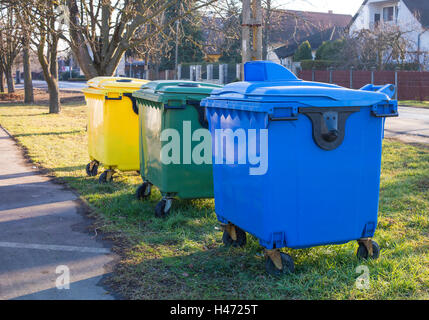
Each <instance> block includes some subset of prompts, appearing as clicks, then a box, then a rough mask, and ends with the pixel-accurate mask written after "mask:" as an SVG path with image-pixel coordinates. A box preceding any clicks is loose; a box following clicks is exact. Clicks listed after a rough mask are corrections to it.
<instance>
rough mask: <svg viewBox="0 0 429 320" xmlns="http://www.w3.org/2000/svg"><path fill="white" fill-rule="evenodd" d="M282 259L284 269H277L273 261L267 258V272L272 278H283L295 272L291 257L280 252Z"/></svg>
mask: <svg viewBox="0 0 429 320" xmlns="http://www.w3.org/2000/svg"><path fill="white" fill-rule="evenodd" d="M280 257H281V260H282V269H281V270H280V269H279V268H277V267H276V266H275V264H274V262H273V260H271V258H270V257H267V258H266V260H265V270H266V271H267V273H268V274H270V275H272V276H281V275H283V274H288V273H293V272H295V264H294V262H293V259H292V257H291V256H290V255H288V254H286V253H283V252H280Z"/></svg>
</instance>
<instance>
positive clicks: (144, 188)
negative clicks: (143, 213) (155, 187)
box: [136, 182, 152, 200]
mask: <svg viewBox="0 0 429 320" xmlns="http://www.w3.org/2000/svg"><path fill="white" fill-rule="evenodd" d="M151 191H152V185H151V184H150V183H149V182H144V183H143V184H142V185H141V186H139V187H138V188H137V191H136V197H137V199H138V200H145V199H146V198H147V197H149V196H150V194H151Z"/></svg>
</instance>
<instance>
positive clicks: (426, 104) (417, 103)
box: [399, 100, 429, 109]
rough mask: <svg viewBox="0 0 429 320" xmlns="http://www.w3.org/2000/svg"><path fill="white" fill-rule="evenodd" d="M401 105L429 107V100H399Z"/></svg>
mask: <svg viewBox="0 0 429 320" xmlns="http://www.w3.org/2000/svg"><path fill="white" fill-rule="evenodd" d="M399 105H400V106H404V107H415V108H427V109H429V101H416V100H401V101H399Z"/></svg>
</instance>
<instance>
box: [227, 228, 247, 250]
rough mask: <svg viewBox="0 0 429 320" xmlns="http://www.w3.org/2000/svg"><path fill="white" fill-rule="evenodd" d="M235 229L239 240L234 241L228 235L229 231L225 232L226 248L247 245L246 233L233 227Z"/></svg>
mask: <svg viewBox="0 0 429 320" xmlns="http://www.w3.org/2000/svg"><path fill="white" fill-rule="evenodd" d="M233 227H234V229H235V234H236V235H237V240H233V239H232V238H231V236H230V234H229V233H228V231H226V230H224V231H223V236H222V242H223V244H224V245H225V246H226V247H230V246H233V247H244V246H245V245H246V243H247V236H246V232H245V231H243V230H242V229H240V228H239V227H237V226H233Z"/></svg>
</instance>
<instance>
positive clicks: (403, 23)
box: [350, 0, 429, 60]
mask: <svg viewBox="0 0 429 320" xmlns="http://www.w3.org/2000/svg"><path fill="white" fill-rule="evenodd" d="M396 3H397V4H398V7H399V10H398V17H397V19H396V21H395V18H394V20H393V23H394V24H396V25H398V26H399V27H400V29H401V30H402V31H403V32H406V35H405V37H406V38H407V39H408V41H409V42H410V45H411V48H410V49H409V51H410V52H415V51H417V49H418V38H419V34H421V38H420V51H426V52H429V30H428V31H427V32H425V33H423V31H424V30H425V29H424V28H423V27H422V25H421V23H420V22H419V21H418V20H417V18H416V17H415V16H414V15H413V14H412V12H411V11H410V10H409V9H408V7H407V6H406V4H405V3H404V2H403V1H402V0H400V1H380V0H370V1H368V3H367V4H366V5H365V6H364V7H363V8H361V9H360V13H359V15H358V17H357V18H356V20H355V21H354V22H353V24H352V25H351V26H350V34H351V35H352V34H353V33H355V32H357V31H359V30H362V29H372V28H373V26H374V15H375V14H376V13H379V14H380V15H381V21H383V9H382V8H383V7H388V6H392V5H395V4H396ZM388 23H389V22H388ZM391 23H392V22H391ZM414 59H415V56H413V57H409V58H408V60H414ZM422 59H423V58H422Z"/></svg>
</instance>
